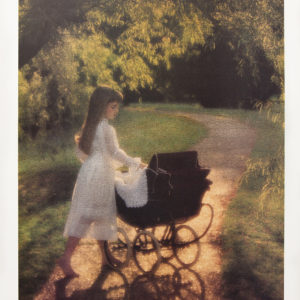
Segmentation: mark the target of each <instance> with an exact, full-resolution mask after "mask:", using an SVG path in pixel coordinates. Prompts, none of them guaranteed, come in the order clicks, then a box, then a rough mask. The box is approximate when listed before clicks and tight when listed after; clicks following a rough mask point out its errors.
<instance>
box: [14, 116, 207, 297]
mask: <svg viewBox="0 0 300 300" xmlns="http://www.w3.org/2000/svg"><path fill="white" fill-rule="evenodd" d="M114 126H115V127H116V130H117V134H118V137H119V142H120V145H121V147H122V148H123V149H124V150H126V152H127V153H128V154H130V155H133V156H139V157H142V159H143V161H145V162H148V161H149V159H150V158H151V155H152V154H153V153H155V152H174V151H181V150H185V149H188V148H189V147H191V146H192V145H193V144H195V143H196V142H198V141H199V140H200V139H202V138H204V137H205V136H206V135H207V131H206V129H205V127H204V126H202V125H201V124H199V123H197V122H194V121H192V120H189V119H186V118H182V117H172V116H168V115H163V114H159V113H158V112H132V111H127V110H123V111H122V112H121V114H120V116H119V117H118V118H117V120H115V121H114ZM74 133H75V130H73V131H69V132H64V133H62V132H60V133H59V132H58V133H57V134H56V136H52V137H49V136H41V137H39V139H38V140H36V141H31V142H30V143H27V144H20V147H19V262H20V263H19V278H20V299H32V296H33V294H34V293H36V292H37V291H38V290H39V289H40V287H41V285H42V284H43V283H44V282H45V281H46V280H47V278H48V276H49V274H50V272H51V271H52V270H53V267H54V264H55V260H56V259H57V258H58V257H59V256H60V255H61V254H62V252H63V249H64V245H65V240H64V238H63V237H62V232H63V227H64V224H65V221H66V217H67V213H68V208H69V205H70V198H71V193H72V189H73V186H74V183H75V180H76V174H77V172H78V168H79V165H80V164H79V162H78V161H77V159H76V158H75V155H74V142H73V136H74Z"/></svg>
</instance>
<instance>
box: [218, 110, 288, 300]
mask: <svg viewBox="0 0 300 300" xmlns="http://www.w3.org/2000/svg"><path fill="white" fill-rule="evenodd" d="M248 122H249V123H250V124H252V125H253V126H255V127H256V130H257V134H258V137H257V142H256V144H255V147H254V149H253V152H252V155H251V160H250V161H249V162H248V170H247V172H246V173H245V176H244V178H243V180H242V183H241V185H240V187H239V191H238V193H237V195H236V197H235V198H234V199H233V200H232V201H231V203H230V205H229V207H228V210H227V212H226V217H225V221H224V225H223V236H222V238H223V242H224V244H223V250H224V255H223V278H224V295H225V296H226V297H227V298H228V299H245V300H247V299H249V300H250V299H272V300H275V299H276V300H277V299H278V300H279V299H283V274H284V272H283V254H284V201H283V180H284V179H283V175H284V174H283V152H282V151H281V150H280V149H282V147H283V144H284V138H283V128H282V126H281V123H280V122H279V123H273V122H270V121H268V120H267V118H266V115H265V114H260V115H258V116H257V118H250V119H248ZM269 183H270V184H269ZM266 192H268V193H266Z"/></svg>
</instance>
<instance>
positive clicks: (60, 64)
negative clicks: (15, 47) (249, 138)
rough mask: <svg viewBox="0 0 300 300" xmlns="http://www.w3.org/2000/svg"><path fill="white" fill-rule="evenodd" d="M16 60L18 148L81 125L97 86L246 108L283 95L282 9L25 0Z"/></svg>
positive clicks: (132, 97) (131, 95) (230, 1)
mask: <svg viewBox="0 0 300 300" xmlns="http://www.w3.org/2000/svg"><path fill="white" fill-rule="evenodd" d="M20 60H21V61H20V72H21V74H22V75H21V78H22V81H21V84H22V85H23V87H24V88H22V89H23V91H22V94H20V108H21V109H20V120H21V121H20V123H21V124H20V133H21V134H20V138H21V140H22V139H25V138H28V136H29V135H30V136H31V137H34V136H36V134H38V133H40V134H43V130H44V129H46V130H52V129H57V128H66V127H68V126H72V124H75V123H76V122H81V121H82V120H83V118H84V112H85V111H86V105H87V101H88V98H89V95H90V93H91V91H92V90H93V88H94V87H95V86H96V85H99V84H107V85H110V86H112V87H114V88H117V89H120V90H121V91H122V92H123V93H124V94H125V101H126V103H129V102H137V101H138V99H139V101H165V102H197V103H199V104H201V105H203V106H205V107H243V108H251V107H252V105H253V103H254V102H255V101H257V100H260V101H266V99H267V98H269V97H270V96H271V95H272V94H276V93H279V92H280V89H281V91H282V90H283V1H282V0H273V1H270V0H256V1H250V0H247V1H242V2H241V1H238V0H226V1H219V0H214V1H209V2H208V1H195V0H188V1H186V0H168V1H161V0H155V1H134V0H124V1H120V0H112V1H107V0H89V1H83V0H63V1H61V0H59V1H58V0H53V1H50V2H49V1H45V0H23V1H20ZM25 81H27V82H25ZM26 86H27V88H25V87H26ZM30 94H34V95H30ZM29 99H31V100H29ZM30 101H31V104H32V103H34V102H35V101H36V106H35V105H28V106H27V103H29V102H30ZM25 107H27V108H25ZM39 107H40V113H38V108H39ZM24 109H25V110H26V112H25V111H23V110H24Z"/></svg>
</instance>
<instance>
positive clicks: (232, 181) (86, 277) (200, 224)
mask: <svg viewBox="0 0 300 300" xmlns="http://www.w3.org/2000/svg"><path fill="white" fill-rule="evenodd" d="M177 115H180V116H185V117H188V118H192V119H194V120H196V121H199V122H201V123H203V124H204V125H205V126H206V127H207V128H208V129H209V136H208V137H207V138H205V139H204V140H203V141H201V142H200V143H198V144H196V145H195V146H194V147H192V149H193V150H196V151H197V152H198V158H199V163H200V165H202V166H205V167H208V168H210V169H211V172H210V174H209V179H210V180H212V181H213V185H212V186H211V190H210V191H209V192H207V193H206V194H205V197H204V199H203V202H206V203H209V204H211V205H212V206H213V209H214V219H213V223H212V226H211V228H210V230H209V232H208V233H207V234H206V235H205V236H204V237H203V239H201V243H200V245H201V253H200V256H199V258H198V260H197V262H196V263H195V264H194V265H192V266H190V267H189V268H183V267H182V266H181V265H180V264H179V262H178V261H177V260H176V258H172V259H171V260H169V262H168V263H162V264H161V265H160V266H159V268H158V270H157V271H156V272H155V274H150V275H149V276H143V275H142V273H141V272H140V271H139V270H138V269H137V267H136V266H135V265H134V263H133V260H131V261H130V263H129V265H128V266H127V267H126V268H123V269H121V270H120V271H110V270H104V271H102V272H101V273H100V270H101V263H100V261H101V257H100V253H99V250H98V247H97V245H96V244H95V243H94V242H82V243H81V244H80V247H78V248H77V250H76V252H75V254H74V256H73V259H72V265H73V267H74V269H75V270H76V271H77V272H78V273H79V274H80V277H79V278H76V279H73V280H67V279H64V278H63V274H62V272H61V270H60V269H59V267H56V268H55V269H54V271H53V273H52V274H51V276H50V278H49V280H48V282H47V283H46V284H45V285H44V287H43V289H42V290H41V291H40V293H39V294H38V295H37V296H36V297H35V299H43V300H44V299H49V300H50V299H86V300H89V299H123V298H124V295H125V294H126V293H127V295H128V294H130V300H131V299H143V300H146V299H151V300H154V299H169V298H170V299H189V300H190V299H212V300H218V299H222V297H221V286H222V284H221V246H220V233H221V227H222V222H223V217H224V214H225V211H226V207H227V205H228V203H229V202H230V200H231V199H232V197H233V196H234V194H235V192H236V190H237V187H238V182H239V179H240V177H241V175H242V173H243V171H244V170H245V162H246V160H247V158H248V157H249V154H250V152H251V150H252V148H253V145H254V142H255V132H254V130H253V129H251V128H249V127H248V126H246V125H244V124H242V123H240V122H238V121H236V120H233V119H229V118H224V117H216V116H211V115H205V114H187V113H180V114H177ZM208 216H209V210H205V209H203V210H201V213H200V215H199V216H198V217H196V218H194V219H192V220H191V221H189V222H188V223H187V224H188V225H189V226H191V227H192V228H193V229H195V231H196V232H201V228H204V227H205V226H206V224H207V220H208ZM120 225H121V226H123V227H125V229H126V232H127V233H129V236H130V238H131V240H132V238H133V236H134V231H133V229H132V228H130V227H129V226H127V225H125V224H120ZM190 251H191V253H188V252H187V254H186V255H187V257H188V256H189V255H193V253H192V252H193V251H196V250H195V249H194V250H193V249H191V250H190ZM103 290H105V291H106V292H107V293H106V296H104V294H105V293H104V292H103ZM133 291H134V292H133Z"/></svg>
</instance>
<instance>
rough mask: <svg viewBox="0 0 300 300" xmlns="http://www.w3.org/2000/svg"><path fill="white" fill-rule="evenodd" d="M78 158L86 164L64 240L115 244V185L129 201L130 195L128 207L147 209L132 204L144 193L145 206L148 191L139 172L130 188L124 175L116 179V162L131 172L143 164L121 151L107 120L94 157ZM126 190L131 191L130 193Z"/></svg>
mask: <svg viewBox="0 0 300 300" xmlns="http://www.w3.org/2000/svg"><path fill="white" fill-rule="evenodd" d="M77 155H78V156H79V157H80V159H81V161H83V164H82V166H81V168H80V170H79V173H78V176H77V181H76V184H75V187H74V190H73V196H72V203H71V208H70V212H69V215H68V219H67V222H66V225H65V229H64V236H65V237H68V236H73V237H79V238H94V239H97V240H115V239H116V233H117V230H116V229H117V227H116V202H115V183H116V186H117V187H118V186H119V187H120V189H121V192H122V195H123V196H124V197H125V198H126V193H127V192H126V191H128V197H127V198H128V201H129V203H128V204H127V205H128V206H141V205H143V203H142V204H136V203H130V199H129V198H132V195H138V194H139V193H140V194H142V195H144V197H141V199H142V198H143V199H144V200H143V199H142V201H143V202H145V201H147V200H146V199H145V197H146V193H147V191H146V190H145V188H146V176H145V172H144V171H141V170H139V171H137V172H135V176H134V178H135V180H130V181H129V183H130V184H126V180H123V179H122V175H121V174H120V173H119V176H118V179H116V178H117V177H116V176H115V175H116V174H115V167H116V165H115V163H114V161H115V160H116V161H119V162H120V163H122V164H125V165H127V166H129V167H130V169H131V170H137V168H138V166H139V163H140V160H139V159H137V158H131V157H129V156H128V155H127V154H126V153H125V152H124V151H123V150H122V149H120V148H119V144H118V140H117V136H116V132H115V129H114V128H113V127H112V126H111V125H109V124H108V121H107V120H106V119H103V120H102V121H101V122H100V123H99V125H98V127H97V129H96V133H95V137H94V140H93V142H92V146H91V153H90V155H89V156H87V155H85V154H84V153H83V152H81V151H80V150H78V149H77ZM127 181H128V180H127ZM132 183H133V184H132ZM126 186H128V187H129V188H128V189H126ZM137 186H139V187H138V188H137ZM135 189H137V190H139V193H136V192H135Z"/></svg>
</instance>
